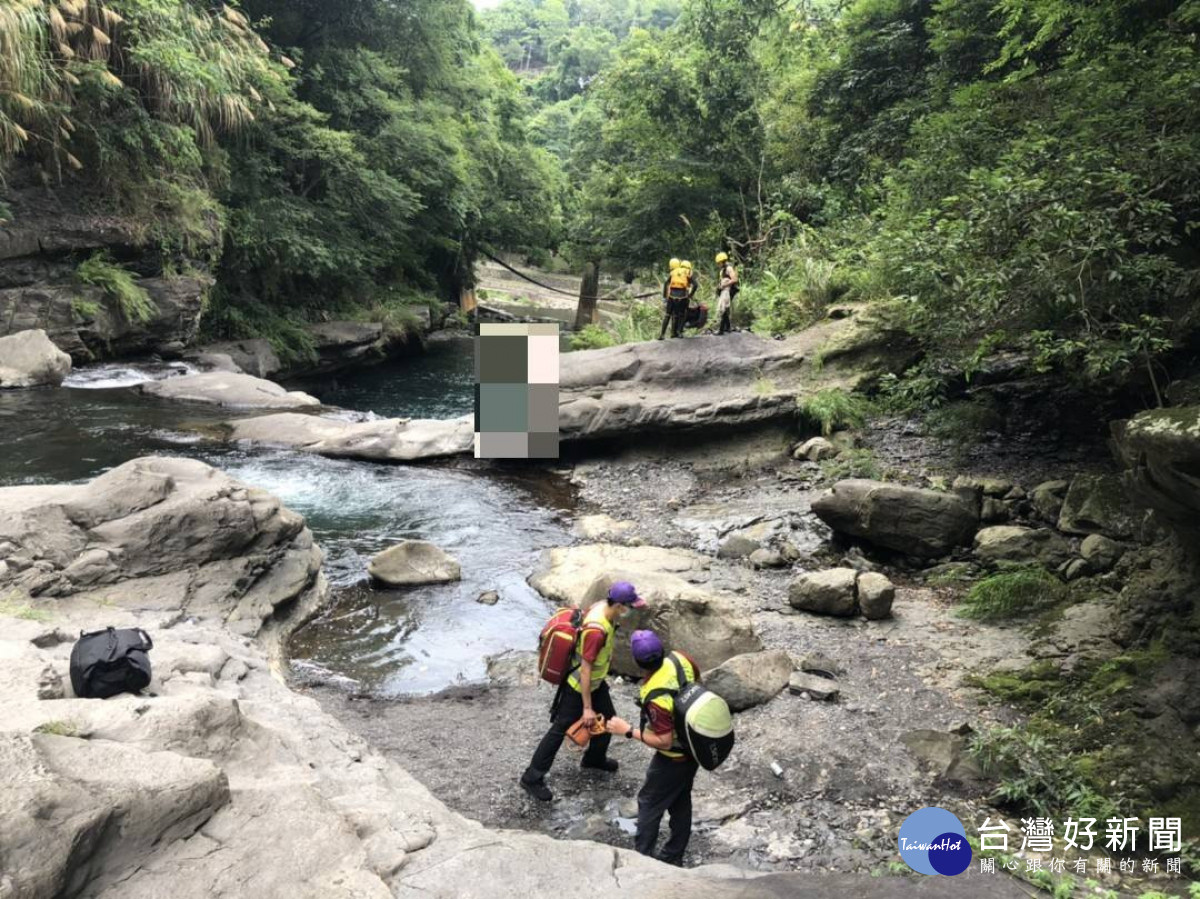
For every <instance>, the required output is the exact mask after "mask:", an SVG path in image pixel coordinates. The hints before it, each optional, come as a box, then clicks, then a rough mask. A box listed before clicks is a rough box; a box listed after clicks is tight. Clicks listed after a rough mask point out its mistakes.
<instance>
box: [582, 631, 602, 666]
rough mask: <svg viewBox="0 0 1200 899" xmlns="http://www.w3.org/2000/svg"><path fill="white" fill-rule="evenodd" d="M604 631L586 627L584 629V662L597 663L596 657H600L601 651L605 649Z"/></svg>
mask: <svg viewBox="0 0 1200 899" xmlns="http://www.w3.org/2000/svg"><path fill="white" fill-rule="evenodd" d="M605 636H606V635H605V633H604V631H602V630H600V628H598V627H585V628H584V629H583V650H582V655H583V660H584V661H585V662H589V663H590V662H595V661H596V657H597V656H599V655H600V650H602V649H603V648H604V638H605Z"/></svg>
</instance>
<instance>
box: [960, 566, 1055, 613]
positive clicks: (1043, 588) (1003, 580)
mask: <svg viewBox="0 0 1200 899" xmlns="http://www.w3.org/2000/svg"><path fill="white" fill-rule="evenodd" d="M1065 592H1066V588H1064V587H1063V585H1062V582H1060V581H1059V580H1058V579H1057V578H1056V577H1054V576H1053V575H1051V574H1048V573H1047V572H1045V571H1043V570H1041V569H1035V568H1022V569H1017V570H1014V571H1003V572H1001V573H999V574H994V575H992V576H990V577H986V578H984V579H983V580H981V581H979V582H978V583H976V584H975V585H974V586H972V587H971V589H970V591H969V592H968V593H967V597H966V599H964V600H963V604H962V606H961V607H960V608H959V610H958V614H959V616H960V617H962V618H973V619H975V620H977V621H1000V620H1003V619H1006V618H1014V617H1016V616H1018V615H1022V614H1025V613H1028V612H1032V611H1038V610H1041V609H1045V608H1048V607H1050V606H1053V605H1055V604H1056V603H1059V602H1061V601H1062V599H1063V597H1064V595H1065Z"/></svg>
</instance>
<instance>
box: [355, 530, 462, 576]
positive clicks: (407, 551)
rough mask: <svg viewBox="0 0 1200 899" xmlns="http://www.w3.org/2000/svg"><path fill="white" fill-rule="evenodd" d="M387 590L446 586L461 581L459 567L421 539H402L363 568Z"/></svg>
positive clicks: (460, 569)
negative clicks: (388, 588) (430, 585)
mask: <svg viewBox="0 0 1200 899" xmlns="http://www.w3.org/2000/svg"><path fill="white" fill-rule="evenodd" d="M367 572H368V573H369V574H370V575H371V577H373V578H374V579H375V580H377V581H379V582H380V583H381V584H385V585H387V586H389V587H415V586H419V585H421V584H447V583H450V582H451V581H457V580H460V579H461V578H462V567H461V566H460V565H459V564H458V561H457V560H456V559H455V558H454V557H453V556H451V555H450V554H449V553H447V552H445V551H444V550H442V549H440V548H439V547H437V546H434V545H433V544H432V543H428V542H426V541H425V540H405V541H404V542H403V543H399V544H397V545H396V546H392V547H389V548H387V549H385V550H384V551H383V552H381V553H378V554H377V555H376V556H375V557H374V558H373V559H371V564H370V565H369V566H368V568H367Z"/></svg>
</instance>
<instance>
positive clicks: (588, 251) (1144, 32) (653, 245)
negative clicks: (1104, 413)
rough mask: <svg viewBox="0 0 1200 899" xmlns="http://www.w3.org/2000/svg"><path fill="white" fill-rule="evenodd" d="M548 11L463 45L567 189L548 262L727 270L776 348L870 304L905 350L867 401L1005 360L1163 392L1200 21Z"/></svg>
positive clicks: (1079, 15)
mask: <svg viewBox="0 0 1200 899" xmlns="http://www.w3.org/2000/svg"><path fill="white" fill-rule="evenodd" d="M565 8H566V12H567V16H566V19H567V22H568V25H569V26H571V27H569V28H568V29H567V30H566V31H565V32H564V31H563V25H562V21H563V18H564V16H563V14H562V11H563V5H562V4H561V2H560V0H546V2H536V0H506V2H504V3H502V4H501V5H500V6H499V7H498V8H497V9H495V10H493V11H489V12H487V13H485V14H484V16H483V24H484V28H485V30H486V31H487V32H488V34H489V35H490V36H491V38H492V40H493V42H494V43H495V45H496V46H497V47H499V48H501V50H502V52H504V53H505V56H506V61H507V62H508V63H509V65H510V66H511V67H512V68H514V70H515V71H518V72H520V73H522V74H523V83H524V86H525V91H526V94H527V96H528V97H529V98H530V100H531V102H533V103H534V104H535V110H536V111H535V114H534V117H533V120H532V121H533V123H534V127H533V129H532V130H531V137H532V139H534V140H535V141H538V142H540V143H541V145H542V146H544V147H546V148H547V149H549V150H551V151H552V152H554V153H555V155H556V156H557V157H558V158H559V159H561V160H562V164H563V166H564V168H565V171H566V173H567V181H568V184H569V189H568V195H567V199H566V202H565V208H566V209H567V216H566V220H565V229H564V232H563V234H562V247H563V249H564V251H565V252H566V253H567V254H568V255H573V256H574V257H576V259H577V260H578V259H582V258H583V257H585V256H588V257H600V258H602V259H603V260H604V261H605V262H606V263H607V264H609V265H616V266H620V267H629V268H636V267H642V266H647V265H652V264H658V265H659V266H661V265H662V264H663V260H665V259H666V258H667V257H668V256H670V255H676V254H679V253H683V254H685V255H691V256H694V257H697V258H700V259H702V260H703V261H704V262H707V261H708V260H709V259H711V256H712V253H713V252H715V251H716V250H720V249H726V250H729V251H730V252H732V253H733V254H734V255H735V257H736V258H739V259H740V260H741V261H742V262H744V263H746V264H748V265H749V269H748V272H747V275H748V277H747V278H746V280H747V289H746V290H745V291H744V292H743V300H742V303H741V307H742V308H741V310H740V312H741V315H742V318H743V323H747V324H753V325H754V326H755V327H756V328H758V329H761V330H764V331H770V332H779V331H786V330H789V329H792V328H796V327H799V326H803V325H804V324H807V323H808V322H810V321H811V320H813V319H814V318H815V317H817V316H819V315H820V314H821V313H822V312H823V310H824V309H825V307H826V306H827V305H828V304H829V303H830V302H832V301H834V300H836V299H846V300H866V301H874V302H876V303H877V304H878V305H877V309H878V313H879V314H880V315H881V317H884V318H886V319H887V320H888V322H889V324H890V325H893V326H897V327H899V328H901V329H903V330H905V331H908V332H909V333H911V334H912V335H913V336H914V337H915V338H916V339H917V340H918V341H919V343H920V344H921V345H922V347H923V349H924V350H925V353H924V356H923V358H924V362H923V363H922V364H921V365H920V366H919V367H917V368H915V369H914V370H912V371H910V372H909V373H908V374H907V376H906V377H904V378H899V379H896V380H895V381H894V382H892V383H891V384H890V385H888V384H885V385H884V386H885V387H889V386H890V388H891V390H892V391H893V393H895V394H897V395H899V396H900V397H901V399H902V400H904V401H911V402H916V403H928V402H936V401H937V400H938V398H939V396H940V394H941V392H943V391H944V390H945V388H946V385H947V384H948V383H949V382H951V381H953V380H955V379H961V378H962V377H963V376H964V375H965V376H966V377H968V378H969V377H970V375H971V372H972V370H973V369H974V368H975V367H977V366H978V365H979V364H980V362H981V360H982V359H983V358H985V357H986V356H988V355H990V354H993V353H994V352H996V351H998V350H1000V349H1013V350H1017V351H1020V355H1021V356H1022V358H1024V359H1025V360H1027V365H1028V367H1029V368H1031V369H1033V370H1036V371H1041V372H1046V371H1050V370H1058V371H1061V372H1065V373H1068V374H1069V375H1071V376H1072V378H1074V379H1076V380H1078V381H1082V382H1084V383H1086V384H1087V385H1088V386H1091V387H1095V386H1106V385H1109V384H1111V383H1113V382H1114V381H1120V380H1128V379H1129V378H1128V376H1129V375H1131V374H1132V375H1133V376H1134V379H1135V380H1138V381H1140V382H1143V383H1144V386H1145V388H1146V395H1147V396H1148V397H1151V398H1152V401H1153V397H1154V395H1155V394H1156V393H1157V392H1159V391H1160V389H1161V385H1162V382H1163V381H1164V380H1165V377H1164V376H1165V375H1166V372H1165V370H1164V367H1163V361H1162V360H1163V359H1164V358H1166V356H1167V355H1168V354H1169V353H1170V352H1171V351H1172V350H1173V349H1177V348H1178V347H1179V346H1180V345H1182V344H1183V343H1185V342H1186V341H1187V340H1188V338H1189V336H1190V335H1191V334H1192V333H1193V332H1194V329H1195V326H1196V324H1197V321H1196V318H1197V311H1198V305H1200V304H1198V302H1197V297H1198V295H1200V242H1198V240H1197V235H1196V231H1195V229H1196V227H1197V224H1200V217H1198V213H1200V192H1198V191H1200V57H1198V55H1197V50H1198V47H1197V37H1198V34H1200V4H1198V3H1196V2H1194V0H1192V2H1184V3H1175V2H1165V3H1155V2H1147V3H1117V2H1108V0H1100V2H1086V3H1085V2H1074V0H1000V2H998V3H997V2H993V0H987V2H983V0H940V2H925V0H854V2H825V0H815V2H805V0H802V2H800V3H795V4H790V3H789V4H782V5H781V4H778V3H774V2H756V0H751V2H731V0H687V2H684V3H683V4H682V6H681V8H680V10H679V14H678V17H677V18H676V19H675V20H674V21H673V22H671V23H670V24H666V22H667V20H668V18H669V16H670V13H671V10H669V9H654V10H646V9H641V8H634V9H628V8H627V6H626V4H624V3H620V2H618V3H614V4H613V5H612V10H613V11H612V12H611V14H610V15H608V16H603V15H601V16H597V15H595V14H594V13H591V14H588V13H587V11H586V9H585V8H583V7H581V6H579V5H578V4H571V3H568V4H566V7H565ZM592 20H599V21H602V22H608V23H617V22H619V23H624V22H643V23H645V24H644V25H643V26H642V27H633V28H632V29H631V30H629V31H628V33H626V34H624V35H623V36H622V33H621V30H620V29H617V30H614V31H612V32H609V33H606V34H604V35H600V34H599V32H598V31H597V27H596V26H595V25H592V24H590V22H591V21H592ZM618 40H619V41H620V43H619V44H617V46H616V47H615V49H610V45H611V44H612V42H613V41H618ZM584 47H587V48H599V49H596V50H594V52H592V53H590V54H585V53H583V52H582V48H584ZM581 60H587V61H588V62H589V63H590V64H591V66H592V67H591V68H587V67H581ZM569 76H570V77H569ZM572 77H573V78H574V80H573V81H572V80H571V78H572ZM572 85H579V89H580V91H581V93H580V94H576V95H574V96H569V94H570V87H571V86H572ZM564 87H566V88H567V90H564Z"/></svg>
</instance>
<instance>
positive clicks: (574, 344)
mask: <svg viewBox="0 0 1200 899" xmlns="http://www.w3.org/2000/svg"><path fill="white" fill-rule="evenodd" d="M661 326H662V306H661V305H660V304H658V303H644V302H641V301H636V302H634V303H633V304H632V305H631V306H630V307H629V309H628V310H626V312H625V314H624V315H622V316H621V317H620V318H618V319H617V320H616V321H614V322H612V323H611V324H610V325H586V326H584V328H583V330H581V331H579V332H577V333H575V334H572V335H571V349H573V350H599V349H603V348H604V347H610V346H616V345H617V344H620V343H638V342H640V341H643V340H653V339H654V338H656V337H657V336H658V332H659V329H660V328H661Z"/></svg>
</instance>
